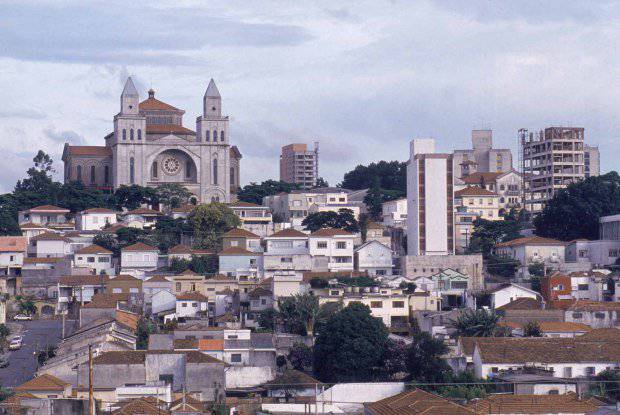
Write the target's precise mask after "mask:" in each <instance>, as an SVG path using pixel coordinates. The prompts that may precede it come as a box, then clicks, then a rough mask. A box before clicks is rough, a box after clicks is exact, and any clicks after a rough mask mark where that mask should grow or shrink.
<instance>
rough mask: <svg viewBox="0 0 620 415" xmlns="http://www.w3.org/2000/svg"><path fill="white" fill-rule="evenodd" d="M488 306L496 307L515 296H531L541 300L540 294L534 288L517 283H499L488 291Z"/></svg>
mask: <svg viewBox="0 0 620 415" xmlns="http://www.w3.org/2000/svg"><path fill="white" fill-rule="evenodd" d="M489 295H490V306H491V308H494V309H497V308H499V307H502V306H504V305H506V304H508V303H510V302H512V301H514V300H516V299H517V298H531V299H534V300H542V296H541V295H540V294H539V293H538V292H537V291H534V290H531V289H529V288H526V287H523V286H521V285H517V284H514V283H507V284H501V285H500V286H498V287H497V288H495V289H493V290H491V291H490V292H489Z"/></svg>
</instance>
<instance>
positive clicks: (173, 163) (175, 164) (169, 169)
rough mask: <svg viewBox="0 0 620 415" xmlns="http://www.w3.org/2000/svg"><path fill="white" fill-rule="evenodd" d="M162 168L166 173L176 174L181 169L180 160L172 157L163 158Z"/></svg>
mask: <svg viewBox="0 0 620 415" xmlns="http://www.w3.org/2000/svg"><path fill="white" fill-rule="evenodd" d="M163 169H164V173H166V174H169V175H173V174H177V173H178V172H179V170H181V162H179V160H177V159H176V158H174V157H168V158H166V159H164V163H163Z"/></svg>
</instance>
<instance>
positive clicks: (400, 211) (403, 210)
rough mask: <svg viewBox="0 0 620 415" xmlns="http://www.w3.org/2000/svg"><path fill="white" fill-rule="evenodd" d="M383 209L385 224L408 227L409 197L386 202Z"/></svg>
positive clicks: (382, 206) (391, 226) (382, 215)
mask: <svg viewBox="0 0 620 415" xmlns="http://www.w3.org/2000/svg"><path fill="white" fill-rule="evenodd" d="M381 210H382V212H381V217H382V218H383V225H385V226H387V227H390V228H405V227H407V198H402V199H396V200H390V201H388V202H384V203H383V204H382V205H381Z"/></svg>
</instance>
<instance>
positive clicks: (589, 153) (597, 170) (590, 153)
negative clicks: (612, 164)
mask: <svg viewBox="0 0 620 415" xmlns="http://www.w3.org/2000/svg"><path fill="white" fill-rule="evenodd" d="M583 164H584V173H585V176H586V177H591V176H598V175H600V174H601V154H600V153H599V151H598V146H589V145H587V144H586V145H584V146H583Z"/></svg>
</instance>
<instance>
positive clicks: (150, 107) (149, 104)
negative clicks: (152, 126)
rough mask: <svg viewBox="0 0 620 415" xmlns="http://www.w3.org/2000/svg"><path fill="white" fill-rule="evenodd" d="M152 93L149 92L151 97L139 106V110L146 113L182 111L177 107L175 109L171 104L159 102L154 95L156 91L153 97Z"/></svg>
mask: <svg viewBox="0 0 620 415" xmlns="http://www.w3.org/2000/svg"><path fill="white" fill-rule="evenodd" d="M151 91H153V90H150V91H149V97H148V98H147V99H145V100H144V101H142V102H141V103H140V104H139V108H140V110H144V111H175V112H176V111H182V110H180V109H178V108H176V107H173V106H172V105H170V104H167V103H165V102H163V101H160V100H158V99H157V98H155V96H154V94H155V91H153V95H151Z"/></svg>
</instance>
